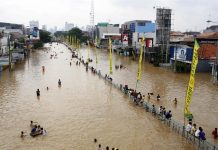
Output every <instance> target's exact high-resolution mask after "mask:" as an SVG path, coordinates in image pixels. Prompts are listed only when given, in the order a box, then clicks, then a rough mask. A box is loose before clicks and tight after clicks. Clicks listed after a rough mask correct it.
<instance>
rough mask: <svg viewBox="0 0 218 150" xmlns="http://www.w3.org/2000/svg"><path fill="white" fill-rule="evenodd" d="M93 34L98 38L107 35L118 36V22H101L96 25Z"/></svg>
mask: <svg viewBox="0 0 218 150" xmlns="http://www.w3.org/2000/svg"><path fill="white" fill-rule="evenodd" d="M95 34H96V37H97V38H98V39H108V38H109V37H114V38H115V37H117V38H118V39H119V38H120V36H121V34H120V28H119V24H109V23H108V22H101V23H98V24H97V25H96V29H95Z"/></svg>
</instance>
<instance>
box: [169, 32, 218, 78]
mask: <svg viewBox="0 0 218 150" xmlns="http://www.w3.org/2000/svg"><path fill="white" fill-rule="evenodd" d="M195 38H196V39H197V41H198V43H199V45H200V48H199V49H198V59H199V60H198V66H197V69H196V71H197V72H212V74H213V75H215V73H216V72H217V66H218V65H217V62H218V61H217V60H218V59H217V54H218V32H208V33H203V34H199V35H197V36H196V37H195ZM183 42H184V43H185V42H186V45H187V44H188V45H190V47H188V46H184V45H181V44H175V45H172V46H171V47H170V58H171V64H172V67H173V68H175V67H176V66H177V68H180V69H181V70H180V71H181V72H183V71H184V70H186V71H190V69H191V63H192V55H193V47H194V38H190V40H188V41H186V39H185V41H183ZM175 61H176V63H177V64H176V65H175ZM178 64H179V67H178ZM181 67H182V68H183V69H182V68H181ZM185 68H186V69H185ZM216 75H217V73H216Z"/></svg>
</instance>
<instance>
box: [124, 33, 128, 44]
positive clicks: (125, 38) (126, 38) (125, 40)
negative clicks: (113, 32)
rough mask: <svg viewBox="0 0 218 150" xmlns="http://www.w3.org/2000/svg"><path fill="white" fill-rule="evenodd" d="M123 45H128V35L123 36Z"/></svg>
mask: <svg viewBox="0 0 218 150" xmlns="http://www.w3.org/2000/svg"><path fill="white" fill-rule="evenodd" d="M123 45H128V34H123Z"/></svg>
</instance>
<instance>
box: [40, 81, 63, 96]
mask: <svg viewBox="0 0 218 150" xmlns="http://www.w3.org/2000/svg"><path fill="white" fill-rule="evenodd" d="M58 87H61V79H58ZM46 90H47V91H48V90H49V88H48V86H47V87H46ZM36 96H37V97H39V96H40V90H39V89H37V90H36Z"/></svg>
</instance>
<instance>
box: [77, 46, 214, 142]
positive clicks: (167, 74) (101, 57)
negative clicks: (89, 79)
mask: <svg viewBox="0 0 218 150" xmlns="http://www.w3.org/2000/svg"><path fill="white" fill-rule="evenodd" d="M86 51H87V50H82V51H81V52H83V53H84V54H83V56H85V57H87V54H85V52H86ZM97 52H98V61H99V63H98V64H97V65H96V63H95V61H94V63H93V64H92V65H93V66H95V67H98V68H101V69H102V70H104V71H103V72H104V73H106V74H109V60H108V59H109V58H108V52H107V50H98V51H97ZM86 53H87V52H86ZM91 57H92V58H93V60H95V58H96V55H95V50H92V51H91ZM105 60H108V61H105ZM102 63H103V65H102ZM120 64H122V65H123V66H124V67H126V68H124V69H121V70H120V69H118V70H116V69H115V68H113V75H112V77H113V80H114V81H115V82H117V83H121V84H128V85H129V86H130V87H131V88H134V89H135V88H136V75H137V70H138V60H137V61H132V60H131V58H127V57H124V56H119V55H117V54H113V65H120ZM103 66H104V67H103ZM105 66H106V67H105ZM142 67H143V69H142V75H141V80H140V82H139V83H138V84H137V90H138V91H141V92H142V94H144V95H147V93H148V92H152V93H154V96H153V97H152V98H151V100H150V102H152V103H154V104H155V105H157V106H160V105H162V106H165V107H166V108H167V109H168V110H172V112H173V117H174V118H175V119H176V120H178V121H179V122H181V123H182V124H183V123H184V117H183V111H184V99H185V94H186V89H187V85H188V81H189V74H178V73H173V71H172V70H169V69H164V68H157V67H154V66H153V65H151V64H149V63H147V62H143V66H142ZM195 79H196V81H195V82H196V83H195V89H194V94H193V98H192V103H191V105H190V110H191V112H192V113H193V115H194V119H193V120H194V122H195V123H196V124H197V126H198V127H199V126H201V127H202V128H203V129H204V131H205V132H206V137H207V139H209V141H211V143H213V144H215V145H218V141H217V140H215V141H214V140H213V137H212V136H211V132H212V131H213V130H214V128H215V127H217V126H218V86H216V85H214V84H213V82H212V81H213V79H212V76H211V74H210V73H196V78H195ZM157 94H160V96H161V101H159V102H157V101H156V96H157ZM174 98H177V99H178V104H177V105H174V103H173V100H174ZM187 123H188V122H187V121H186V124H187Z"/></svg>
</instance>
